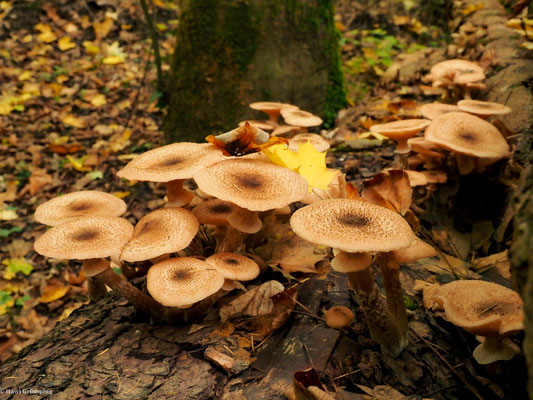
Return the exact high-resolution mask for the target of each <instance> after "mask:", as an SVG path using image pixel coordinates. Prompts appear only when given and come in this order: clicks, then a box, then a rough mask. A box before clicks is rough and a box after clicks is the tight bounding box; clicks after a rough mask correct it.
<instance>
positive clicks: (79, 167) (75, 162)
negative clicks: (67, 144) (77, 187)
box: [67, 155, 91, 172]
mask: <svg viewBox="0 0 533 400" xmlns="http://www.w3.org/2000/svg"><path fill="white" fill-rule="evenodd" d="M67 160H68V161H69V162H70V163H71V164H72V166H73V167H74V169H75V170H76V171H80V172H84V171H91V168H90V167H84V166H83V162H84V161H85V157H82V158H78V159H75V158H74V157H72V156H70V155H67Z"/></svg>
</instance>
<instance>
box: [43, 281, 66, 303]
mask: <svg viewBox="0 0 533 400" xmlns="http://www.w3.org/2000/svg"><path fill="white" fill-rule="evenodd" d="M69 290H70V286H57V285H50V286H48V285H47V286H46V287H45V288H44V290H43V293H42V294H41V297H39V301H40V302H41V303H51V302H53V301H56V300H59V299H60V298H62V297H63V296H65V295H66V294H67V292H68V291H69Z"/></svg>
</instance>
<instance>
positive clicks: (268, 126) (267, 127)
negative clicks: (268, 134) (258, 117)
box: [239, 120, 276, 131]
mask: <svg viewBox="0 0 533 400" xmlns="http://www.w3.org/2000/svg"><path fill="white" fill-rule="evenodd" d="M247 122H248V123H249V124H250V125H252V126H255V127H256V128H258V129H262V130H264V131H273V130H274V129H275V128H276V125H274V124H273V123H272V122H270V121H255V120H246V121H241V122H239V126H244V124H246V123H247Z"/></svg>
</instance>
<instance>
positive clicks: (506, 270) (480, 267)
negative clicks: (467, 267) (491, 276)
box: [472, 250, 511, 279]
mask: <svg viewBox="0 0 533 400" xmlns="http://www.w3.org/2000/svg"><path fill="white" fill-rule="evenodd" d="M490 268H494V269H495V270H496V271H497V272H498V274H500V276H502V277H503V278H505V279H511V262H510V261H509V251H508V250H504V251H502V252H501V253H496V254H491V255H490V256H487V257H481V258H477V259H475V260H474V262H473V263H472V269H473V270H475V271H477V272H479V273H483V272H484V271H486V270H488V269H490Z"/></svg>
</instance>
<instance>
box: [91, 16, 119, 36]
mask: <svg viewBox="0 0 533 400" xmlns="http://www.w3.org/2000/svg"><path fill="white" fill-rule="evenodd" d="M113 25H114V22H113V19H112V18H109V17H106V19H104V20H103V21H102V22H98V21H96V22H94V23H93V29H94V34H95V36H96V39H97V40H102V39H103V38H105V37H106V36H107V35H108V33H109V31H111V29H113Z"/></svg>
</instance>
